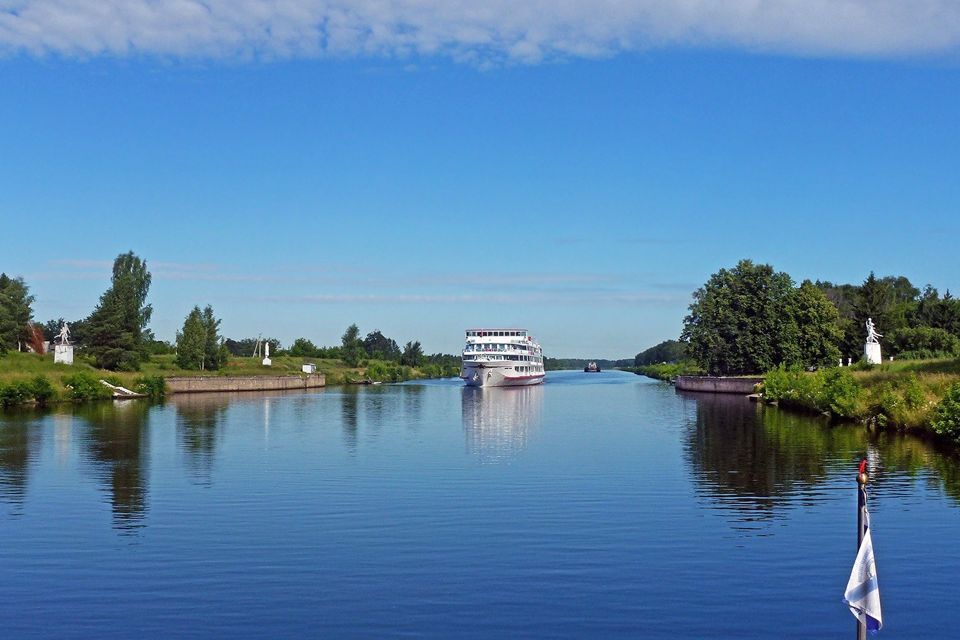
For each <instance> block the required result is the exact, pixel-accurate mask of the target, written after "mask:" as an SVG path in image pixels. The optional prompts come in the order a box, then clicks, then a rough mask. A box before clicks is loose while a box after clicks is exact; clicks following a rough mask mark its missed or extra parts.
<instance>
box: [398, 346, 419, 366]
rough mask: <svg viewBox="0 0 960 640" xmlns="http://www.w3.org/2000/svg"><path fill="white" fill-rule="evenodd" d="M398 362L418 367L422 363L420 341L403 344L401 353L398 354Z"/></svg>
mask: <svg viewBox="0 0 960 640" xmlns="http://www.w3.org/2000/svg"><path fill="white" fill-rule="evenodd" d="M400 364H403V365H407V366H408V367H419V366H420V365H421V364H423V348H422V347H421V346H420V342H419V341H418V342H408V343H407V344H405V345H404V346H403V353H402V354H401V355H400Z"/></svg>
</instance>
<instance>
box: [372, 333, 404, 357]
mask: <svg viewBox="0 0 960 640" xmlns="http://www.w3.org/2000/svg"><path fill="white" fill-rule="evenodd" d="M363 349H364V351H366V352H367V355H369V356H370V357H371V358H379V359H380V360H390V361H393V362H396V361H398V360H399V359H400V347H399V346H397V343H396V341H395V340H392V339H390V338H388V337H386V336H385V335H383V334H382V333H380V331H371V332H370V333H368V334H367V337H366V338H364V339H363Z"/></svg>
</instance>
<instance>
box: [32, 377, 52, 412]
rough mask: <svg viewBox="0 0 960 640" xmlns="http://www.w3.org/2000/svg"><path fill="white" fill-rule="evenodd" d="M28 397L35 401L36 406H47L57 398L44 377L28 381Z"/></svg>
mask: <svg viewBox="0 0 960 640" xmlns="http://www.w3.org/2000/svg"><path fill="white" fill-rule="evenodd" d="M30 395H32V396H33V399H34V400H36V401H37V404H41V405H43V404H47V403H48V402H50V401H51V400H53V399H54V398H56V397H57V391H56V389H54V388H53V385H52V384H51V383H50V381H49V380H48V379H47V377H46V376H42V375H41V376H36V377H35V378H34V379H33V380H31V381H30Z"/></svg>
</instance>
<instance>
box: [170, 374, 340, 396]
mask: <svg viewBox="0 0 960 640" xmlns="http://www.w3.org/2000/svg"><path fill="white" fill-rule="evenodd" d="M326 384H327V379H326V376H324V375H323V374H322V373H313V374H310V375H305V376H230V377H226V376H184V377H181V378H167V393H205V392H210V391H287V390H293V389H317V388H320V387H324V386H326Z"/></svg>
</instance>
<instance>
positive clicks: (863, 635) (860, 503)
mask: <svg viewBox="0 0 960 640" xmlns="http://www.w3.org/2000/svg"><path fill="white" fill-rule="evenodd" d="M869 480H870V477H869V476H868V475H867V459H866V458H864V459H863V460H861V461H860V471H859V472H858V473H857V551H858V552H859V551H860V544H861V543H862V542H863V534H864V525H865V524H866V523H865V522H864V518H863V512H864V509H865V508H866V506H867V482H869ZM857 640H867V625H866V624H864V623H863V622H860V620H859V619H858V620H857Z"/></svg>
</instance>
